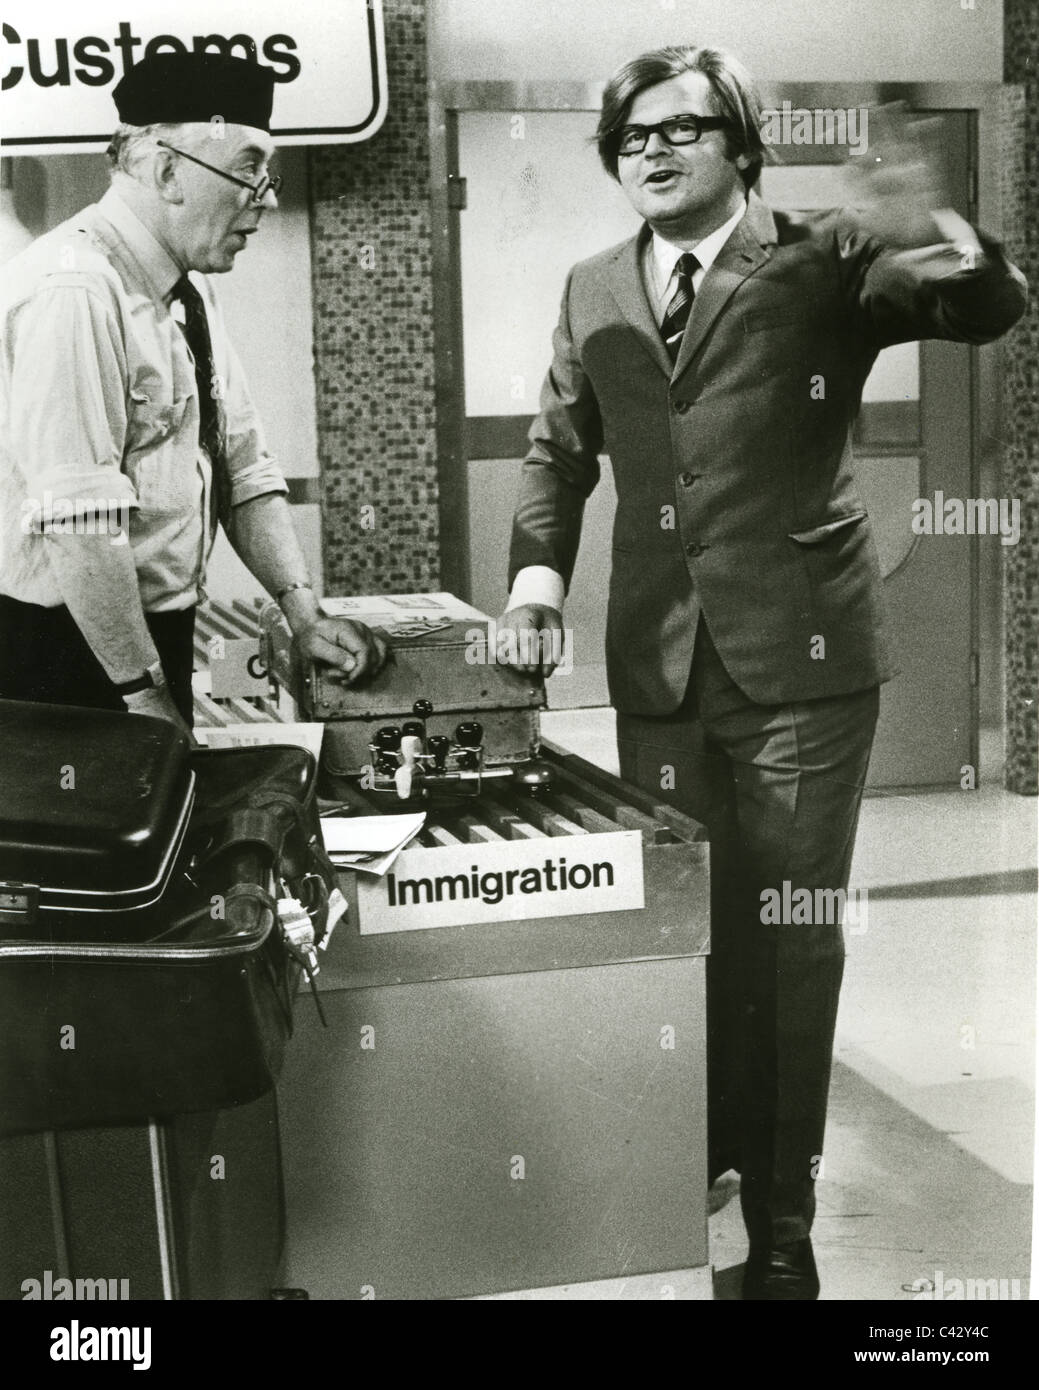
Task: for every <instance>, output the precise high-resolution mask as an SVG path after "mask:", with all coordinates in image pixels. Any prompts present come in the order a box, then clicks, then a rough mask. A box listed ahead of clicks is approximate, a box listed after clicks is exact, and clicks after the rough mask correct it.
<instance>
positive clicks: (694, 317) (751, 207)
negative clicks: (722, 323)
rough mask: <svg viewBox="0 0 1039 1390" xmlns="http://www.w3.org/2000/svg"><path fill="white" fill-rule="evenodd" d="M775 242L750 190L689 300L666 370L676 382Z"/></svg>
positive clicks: (772, 228)
mask: <svg viewBox="0 0 1039 1390" xmlns="http://www.w3.org/2000/svg"><path fill="white" fill-rule="evenodd" d="M775 244H776V224H775V221H774V220H773V217H772V213H771V212H770V211H769V209H768V208H767V207H766V206H765V204H764V203H763V202H762V201H761V199H760V198H759V197H758V195H757V194H756V193H751V195H750V199H749V202H748V206H747V213H746V216H745V217H744V218H743V220H742V221H741V222H739V223H738V224H737V226H736V229H735V231H734V232H733V234H732V236H731V237H729V239H728V241H727V242H726V243H725V245H724V246H723V247H722V249H721V252H720V253H719V255H718V258H717V260H716V261H715V262H714V264H713V265H712V266H711V268H710V270H709V271H708V272H707V274H706V275H705V276H704V278H703V284H702V285H701V286H700V292H699V293H698V294H697V296H696V298H695V299H694V300H693V308H692V311H691V313H690V315H689V322H688V323H687V324H686V328H685V333H684V334H683V335H682V345H681V347H680V348H679V351H678V361H677V362H676V363H675V369H674V372H673V373H670V372H669V375H671V377H672V380H675V381H677V379H678V378H679V377H680V376H681V375H682V373H683V372H684V371H685V369H686V368H687V367H688V366H689V364H690V362H691V361H692V360H693V357H694V356H695V354H696V351H697V349H698V348H699V346H700V344H701V343H702V342H703V340H704V338H705V337H706V336H707V333H708V331H709V330H710V328H711V325H712V324H713V323H714V321H715V319H716V318H717V317H718V315H719V314H720V313H721V311H722V309H724V308H725V305H726V304H727V303H728V302H729V300H730V299H731V298H732V296H733V294H734V293H735V292H736V290H738V289H739V287H740V285H742V284H743V281H744V280H745V279H746V278H747V276H748V275H750V274H751V273H752V272H753V271H755V270H757V269H758V267H759V266H762V265H764V264H765V262H766V261H767V260H768V259H769V256H770V255H771V249H770V248H771V247H773V246H775ZM640 284H641V281H640ZM643 298H645V295H643ZM657 336H658V337H659V336H660V335H659V334H658V335H657ZM665 355H666V354H665Z"/></svg>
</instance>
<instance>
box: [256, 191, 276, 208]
mask: <svg viewBox="0 0 1039 1390" xmlns="http://www.w3.org/2000/svg"><path fill="white" fill-rule="evenodd" d="M277 206H278V195H277V193H275V191H274V189H273V187H268V188H265V189H264V190H263V197H262V198H261V199H260V207H262V208H269V209H270V210H271V211H272V212H273V211H274V209H275V208H276V207H277Z"/></svg>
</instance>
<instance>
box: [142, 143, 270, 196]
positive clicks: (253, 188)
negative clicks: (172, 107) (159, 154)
mask: <svg viewBox="0 0 1039 1390" xmlns="http://www.w3.org/2000/svg"><path fill="white" fill-rule="evenodd" d="M155 143H156V144H157V145H161V146H162V148H163V149H164V150H169V151H170V153H171V154H179V155H180V156H181V158H182V159H190V160H191V162H192V164H201V166H202V168H203V169H208V170H209V172H210V173H211V174H219V175H220V177H221V178H222V179H227V180H228V181H229V182H230V183H236V184H237V185H238V187H239V188H247V189H248V190H249V192H250V193H251V194H252V198H251V199H250V201H251V203H252V205H253V207H257V208H258V207H259V206H260V204H261V203H262V202H263V200H264V198H266V196H267V194H268V192H270V193H273V194H274V196H275V198H276V197H277V196H278V194H279V193H280V192H281V183H282V179H281V175H280V174H264V176H263V178H261V179H260V180H258V182H256V183H249V181H248V180H247V179H240V178H238V176H237V175H236V174H229V173H228V172H227V170H226V169H218V168H217V166H216V165H215V164H207V163H206V161H205V160H204V159H199V158H198V156H197V155H193V154H188V152H187V150H178V149H177V147H176V146H175V145H168V144H167V143H166V141H165V140H156V142H155Z"/></svg>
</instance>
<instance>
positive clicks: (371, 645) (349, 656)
mask: <svg viewBox="0 0 1039 1390" xmlns="http://www.w3.org/2000/svg"><path fill="white" fill-rule="evenodd" d="M294 635H295V639H296V644H297V647H298V650H299V654H300V656H301V657H302V658H303V660H304V661H322V662H324V663H325V664H326V665H327V666H335V667H337V668H338V669H339V670H340V671H342V672H343V675H344V677H345V680H346V684H347V685H352V684H353V683H354V681H357V680H360V679H361V678H362V677H363V676H374V675H375V674H376V673H377V672H378V671H379V670H380V669H381V668H382V665H383V662H384V661H385V660H386V652H387V643H386V640H385V638H383V637H380V636H379V635H378V633H375V632H373V631H372V630H371V628H368V627H365V625H364V623H354V622H351V621H350V620H349V619H348V618H323V617H319V618H315V619H314V620H313V621H312V622H310V623H308V624H307V625H306V626H305V627H304V628H303V629H302V630H301V631H297V632H296V633H295V634H294Z"/></svg>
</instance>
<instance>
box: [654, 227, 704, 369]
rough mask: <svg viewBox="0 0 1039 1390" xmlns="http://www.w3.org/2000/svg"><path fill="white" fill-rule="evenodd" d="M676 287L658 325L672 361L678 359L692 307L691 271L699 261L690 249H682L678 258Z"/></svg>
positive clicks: (698, 266)
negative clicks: (662, 320) (661, 321)
mask: <svg viewBox="0 0 1039 1390" xmlns="http://www.w3.org/2000/svg"><path fill="white" fill-rule="evenodd" d="M676 268H677V270H678V288H677V289H676V290H675V292H674V295H673V296H672V299H671V303H670V304H669V305H668V306H667V313H666V314H665V315H664V322H663V323H662V324H661V325H660V335H661V337H662V338H663V339H664V346H665V347H666V348H667V350H668V355H669V356H670V358H671V361H672V362H677V361H678V349H679V348H680V347H681V346H682V334H683V333H684V332H685V326H686V324H687V323H688V322H689V311H690V310H691V309H692V307H693V299H694V298H695V295H694V294H693V272H694V271H696V270H699V268H700V262H699V261H698V260H697V259H696V257H695V256H694V255H693V253H692V252H691V251H684V252H683V253H682V255H681V256H679V258H678V265H677V267H676Z"/></svg>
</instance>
